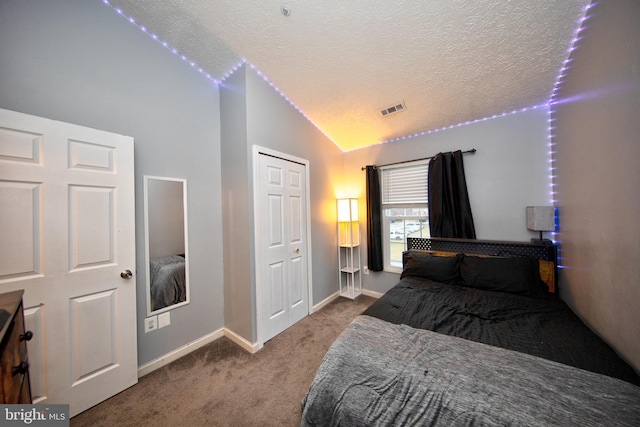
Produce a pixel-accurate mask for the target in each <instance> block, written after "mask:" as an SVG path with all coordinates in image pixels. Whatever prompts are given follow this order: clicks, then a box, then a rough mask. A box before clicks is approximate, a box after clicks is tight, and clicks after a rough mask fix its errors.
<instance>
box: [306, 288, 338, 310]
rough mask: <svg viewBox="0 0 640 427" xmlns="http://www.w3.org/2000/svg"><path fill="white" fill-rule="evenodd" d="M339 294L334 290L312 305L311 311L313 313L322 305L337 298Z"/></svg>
mask: <svg viewBox="0 0 640 427" xmlns="http://www.w3.org/2000/svg"><path fill="white" fill-rule="evenodd" d="M339 296H340V292H335V293H333V294H331V295H329V296H328V297H326V298H325V299H323V300H322V301H320V302H319V303H317V304H316V305H314V306H313V312H314V313H315V312H316V311H318V310H320V309H321V308H322V307H324V306H325V305H327V304H329V303H330V302H331V301H333V300H335V299H337V298H338V297H339ZM309 314H311V313H309Z"/></svg>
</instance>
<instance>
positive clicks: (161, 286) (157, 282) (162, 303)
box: [150, 255, 187, 310]
mask: <svg viewBox="0 0 640 427" xmlns="http://www.w3.org/2000/svg"><path fill="white" fill-rule="evenodd" d="M150 272H151V309H152V310H158V309H160V308H163V307H168V306H170V305H173V304H176V303H179V302H182V301H186V297H187V293H186V289H185V277H186V276H185V259H184V258H183V257H181V256H178V255H172V256H168V257H164V258H154V259H152V260H151V266H150Z"/></svg>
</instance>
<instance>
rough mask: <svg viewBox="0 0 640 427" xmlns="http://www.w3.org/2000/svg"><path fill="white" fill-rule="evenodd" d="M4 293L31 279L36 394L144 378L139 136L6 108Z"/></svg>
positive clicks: (0, 138)
mask: <svg viewBox="0 0 640 427" xmlns="http://www.w3.org/2000/svg"><path fill="white" fill-rule="evenodd" d="M0 212H1V214H0V215H1V216H0V218H1V220H0V236H1V237H0V292H7V291H11V290H15V289H24V290H25V294H24V305H25V318H26V324H27V327H28V328H29V329H31V330H32V331H33V332H34V338H33V339H32V340H31V341H30V342H29V343H28V352H29V359H30V364H31V367H30V369H31V372H30V373H31V390H32V395H33V398H34V403H42V404H46V403H52V404H54V403H68V404H69V405H70V415H71V416H73V415H75V414H77V413H79V412H82V411H84V410H85V409H87V408H89V407H91V406H93V405H95V404H97V403H99V402H101V401H103V400H105V399H106V398H108V397H110V396H112V395H114V394H116V393H118V392H120V391H122V390H123V389H125V388H127V387H129V386H131V385H133V384H135V383H136V382H137V347H136V291H135V288H136V282H135V277H131V278H126V276H128V274H123V276H125V277H121V272H124V271H126V270H130V271H132V272H133V271H134V268H135V239H134V234H135V230H134V228H135V224H134V176H133V139H132V138H130V137H124V136H121V135H115V134H111V133H107V132H103V131H98V130H94V129H89V128H84V127H80V126H75V125H71V124H67V123H62V122H56V121H52V120H48V119H43V118H40V117H34V116H29V115H26V114H21V113H16V112H12V111H7V110H0Z"/></svg>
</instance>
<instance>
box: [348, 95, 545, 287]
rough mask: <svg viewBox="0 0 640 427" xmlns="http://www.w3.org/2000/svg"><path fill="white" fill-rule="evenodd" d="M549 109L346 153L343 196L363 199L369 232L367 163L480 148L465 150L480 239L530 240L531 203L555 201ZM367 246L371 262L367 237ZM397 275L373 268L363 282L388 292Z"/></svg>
mask: <svg viewBox="0 0 640 427" xmlns="http://www.w3.org/2000/svg"><path fill="white" fill-rule="evenodd" d="M548 127H549V109H548V108H547V107H539V108H537V109H532V110H528V111H524V112H519V113H514V114H510V115H506V116H502V117H498V118H494V119H490V120H485V121H481V122H477V123H473V124H468V125H464V126H459V127H456V128H452V129H447V130H444V131H440V132H435V133H431V134H428V135H425V136H420V137H415V138H411V139H407V140H403V141H398V142H391V143H387V144H380V145H375V146H371V147H368V148H363V149H360V150H355V151H351V152H348V153H346V154H345V191H347V192H348V194H345V195H344V196H349V197H358V198H359V199H360V206H361V207H362V209H361V210H360V212H361V213H360V224H361V233H362V235H363V236H366V228H365V227H366V223H365V221H366V214H365V207H366V199H365V195H366V189H365V174H364V172H363V171H362V170H361V167H362V166H366V165H371V164H378V165H379V164H387V163H393V162H397V161H403V160H412V159H418V158H422V157H428V156H432V155H434V154H437V153H438V152H444V151H452V150H462V151H465V150H468V149H471V148H476V149H477V150H478V151H477V152H476V153H475V154H465V156H464V165H465V174H466V178H467V187H468V190H469V199H470V203H471V209H472V212H473V218H474V222H475V227H476V235H477V237H478V239H489V240H511V241H528V240H529V239H531V238H532V237H536V236H538V233H537V232H532V231H529V230H527V223H526V213H525V212H526V206H528V205H551V194H550V192H551V178H550V173H549V166H550V159H551V158H550V154H549V138H548V136H549V132H548ZM363 240H364V245H363V247H362V257H363V260H364V261H363V264H366V253H367V252H366V249H367V248H366V239H363ZM397 279H398V275H397V274H394V273H387V272H380V273H375V272H370V274H368V275H363V288H365V289H367V290H370V291H375V292H386V291H387V290H388V289H389V288H390V287H391V286H393V285H394V284H395V282H396V281H397Z"/></svg>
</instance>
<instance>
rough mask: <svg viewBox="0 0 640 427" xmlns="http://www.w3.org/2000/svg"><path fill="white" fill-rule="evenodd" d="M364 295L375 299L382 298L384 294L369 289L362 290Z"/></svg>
mask: <svg viewBox="0 0 640 427" xmlns="http://www.w3.org/2000/svg"><path fill="white" fill-rule="evenodd" d="M362 295H366V296H368V297H373V298H380V297H381V296H382V295H384V294H383V293H381V292H376V291H369V290H367V289H363V290H362Z"/></svg>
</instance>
